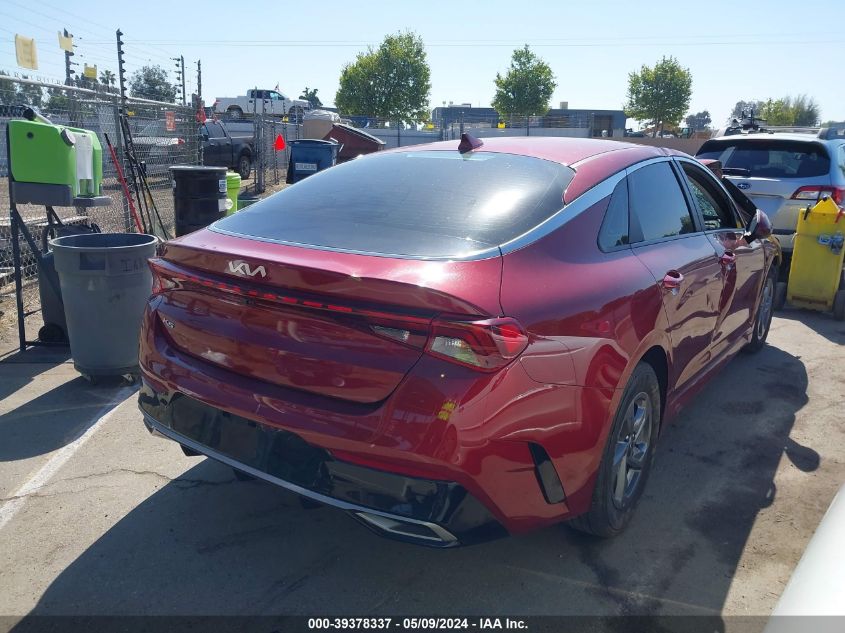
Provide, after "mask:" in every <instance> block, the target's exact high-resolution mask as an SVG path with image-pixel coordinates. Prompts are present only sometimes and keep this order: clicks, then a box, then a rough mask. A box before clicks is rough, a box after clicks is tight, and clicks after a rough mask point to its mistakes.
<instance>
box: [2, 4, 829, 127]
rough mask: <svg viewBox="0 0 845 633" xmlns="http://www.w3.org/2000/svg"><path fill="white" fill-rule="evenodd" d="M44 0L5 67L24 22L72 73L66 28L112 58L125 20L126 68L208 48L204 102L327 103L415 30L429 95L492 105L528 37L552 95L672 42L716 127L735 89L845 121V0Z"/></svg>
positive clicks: (51, 60) (19, 21) (612, 83)
mask: <svg viewBox="0 0 845 633" xmlns="http://www.w3.org/2000/svg"><path fill="white" fill-rule="evenodd" d="M45 1H46V2H47V4H45V2H32V1H31V0H3V2H2V3H0V42H1V43H0V69H5V70H7V71H15V70H19V69H17V68H16V66H15V57H14V43H13V39H14V34H15V33H20V34H22V35H27V36H30V37H35V38H36V40H37V44H38V55H39V61H40V64H41V67H40V69H39V72H38V73H36V74H38V75H40V76H45V77H53V78H59V79H61V78H63V76H64V65H63V64H64V62H63V59H64V58H63V54H62V52H61V51H60V50H59V48H58V43H57V39H56V31H57V30H59V29H60V28H62V27H67V28H68V29H69V30H70V31H71V32H72V33H74V35H75V36H76V39H75V43H76V44H77V46H78V48H77V53H78V54H77V57H76V58H75V59H76V61H80V62H83V61H88V63H89V64H90V63H96V64H97V65H98V67H99V69H100V70H103V69H105V68H108V69H111V70H112V71H115V70H116V66H117V64H116V61H115V45H114V31H115V29H116V28H118V27H119V28H121V29H122V30H123V32H124V34H125V36H124V37H125V39H126V41H127V45H126V51H127V56H128V62H129V64H128V69H129V71H130V72H131V71H132V70H133V69H135V68H137V67H139V66H141V65H143V64H145V63H150V62H152V63H158V64H161V65H165V64H167V65H168V68H170V65H172V64H173V62H171V61H169V58H170V57H175V56H178V55H180V54H183V55H184V56H185V61H186V70H188V72H187V75H188V77H189V80H190V81H189V85H188V90H189V92H190V91H191V90H193V89H194V85H193V84H194V82H195V73H194V72H193V68H194V65H193V62H194V61H195V60H197V59H202V63H203V95H204V97H205V99H206V102H207V103H210V102H211V101H213V99H214V97H217V96H236V95H239V94H243V93H244V90H246V88H247V87H252V86H255V85H259V86H265V87H270V88H272V87H274V86H275V85H276V83H277V82H278V84H279V86H280V88H281V89H282V91H283V92H287V93H295V94H294V96H298V95H299V93H300V92H301V91H302V89H303V87H304V86H306V85H307V86H309V87H312V88H318V89H319V96H320V97H321V99H322V100H323V102H324V103H326V104H328V105H331V104H332V102H333V100H334V94H335V91H336V90H337V81H338V76H339V74H340V69H341V67H342V66H343V64H344V63H346V62H348V61H351V60H353V59H354V57H355V54H356V53H357V52H358V51H361V50H364V49H365V48H366V46H367V45H368V44H372V45H377V44H378V43H379V42H380V41H381V39H382V38H383V37H384V35H385V34H387V33H390V32H395V31H398V30H405V29H411V30H414V31H416V32H417V33H419V34H420V35H421V36H422V38H423V40H424V41H425V43H426V46H427V52H428V59H429V63H430V65H431V83H432V90H431V106H432V107H434V106H437V105H440V104H441V103H442V102H443V101H446V102H448V101H454V102H456V103H461V102H472V104H473V105H475V106H477V105H482V106H486V105H489V103H490V100H491V99H492V96H493V78H494V77H495V75H496V72H497V71H504V70H505V69H506V68H507V66H508V63H509V59H510V54H511V52H512V50H513V49H514V48H517V47H519V46H521V45H522V44H525V43H528V44H530V45H531V46H532V48H533V49H534V50H535V52H536V53H538V54H539V55H540V56H541V57H543V58H544V59H545V60H546V61H547V62H548V63H549V65H550V66H551V68H552V70H553V71H554V73H555V76H556V78H557V83H558V87H557V89H556V90H555V92H554V96H553V98H552V103H553V105H555V106H557V104H558V102H559V101H568V102H569V106H570V107H571V108H620V107H621V106H622V104H623V102H624V100H625V92H626V88H627V76H628V73H629V72H630V71H632V70H637V69H638V68H639V67H640V66H641V65H642V64H653V63H654V62H655V61H656V60H658V59H659V58H660V57H661V56H662V55H674V56H675V57H677V58H678V60H679V61H680V62H681V64H682V65H684V66H686V67H688V68H689V69H690V71H691V72H692V76H693V94H692V103H691V105H690V109H691V111H693V112H697V111H699V110H704V109H707V110H709V111H710V113H711V115H712V117H713V121H714V124H722V123H723V122H724V120H725V119H726V118H727V116H728V114H729V112H730V110H731V108H732V107H733V104H734V103H735V102H736V101H737V100H739V99H746V100H747V99H752V98H756V99H765V98H768V97H772V98H777V97H781V96H784V95H787V94H790V95H797V94H802V93H806V94H808V95H810V96H812V97H813V98H815V100H816V101H817V102H818V103H819V105H820V106H821V112H822V117H823V119H825V120H827V119H833V120H845V81H843V70H842V61H843V59H845V38H843V37H842V32H841V24H842V20H843V18H845V5H843V2H842V0H805V1H804V2H801V3H796V2H794V1H790V2H786V1H783V0H769V1H767V2H765V1H761V0H747V1H745V2H736V1H733V2H723V1H721V0H719V1H706V0H705V1H704V2H697V3H695V7H696V8H695V9H694V10H692V11H688V10H686V9H685V8H684V6H685V5H686V6H689V4H691V3H679V2H677V1H676V0H675V1H663V0H657V1H649V2H641V3H638V4H637V3H632V2H630V1H629V2H622V1H615V0H589V1H582V2H563V1H561V0H556V1H550V0H533V1H532V2H525V3H519V2H513V0H507V1H499V0H488V1H486V2H456V1H454V0H453V1H451V2H441V1H439V0H430V1H428V2H413V3H411V2H401V1H399V0H396V1H393V2H385V1H381V0H379V1H373V2H371V1H363V0H362V1H359V2H349V1H348V0H347V1H345V2H342V3H341V2H334V1H330V0H315V1H314V2H309V1H308V0H285V1H282V2H269V1H264V0H252V1H246V2H240V3H232V2H231V1H229V2H220V1H218V0H213V1H211V2H204V3H202V5H201V4H200V3H199V2H186V1H184V0H179V1H174V0H171V1H169V2H163V1H160V0H144V1H141V2H137V1H133V2H125V1H124V2H115V1H114V0H108V1H107V0H74V1H73V2H70V1H68V0H45ZM201 7H203V8H201ZM209 7H211V8H209ZM233 7H234V8H233Z"/></svg>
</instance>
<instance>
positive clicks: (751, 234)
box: [745, 209, 772, 244]
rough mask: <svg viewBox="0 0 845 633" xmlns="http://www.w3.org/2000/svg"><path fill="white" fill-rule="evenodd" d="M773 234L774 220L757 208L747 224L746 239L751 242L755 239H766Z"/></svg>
mask: <svg viewBox="0 0 845 633" xmlns="http://www.w3.org/2000/svg"><path fill="white" fill-rule="evenodd" d="M771 234H772V222H771V221H770V220H769V216H767V215H766V214H765V213H763V212H762V211H760V209H757V212H756V213H755V214H754V215H752V216H751V219H750V220H749V221H748V224H746V225H745V240H746V241H747V242H748V243H749V244H750V243H751V242H753V241H754V240H765V239H766V238H768V237H769V236H770V235H771Z"/></svg>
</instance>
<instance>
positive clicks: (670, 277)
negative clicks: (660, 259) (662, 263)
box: [661, 270, 684, 295]
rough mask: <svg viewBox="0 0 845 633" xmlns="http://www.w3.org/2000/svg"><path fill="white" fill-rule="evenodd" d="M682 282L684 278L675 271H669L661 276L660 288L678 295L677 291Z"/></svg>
mask: <svg viewBox="0 0 845 633" xmlns="http://www.w3.org/2000/svg"><path fill="white" fill-rule="evenodd" d="M683 281H684V276H683V275H682V274H681V273H679V272H678V271H677V270H670V271H669V272H668V273H666V274H665V275H664V276H663V281H662V282H661V283H662V286H663V288H664V289H666V290H669V291H671V292H672V294H673V295H675V294H678V290H679V289H680V287H681V284H682V283H683Z"/></svg>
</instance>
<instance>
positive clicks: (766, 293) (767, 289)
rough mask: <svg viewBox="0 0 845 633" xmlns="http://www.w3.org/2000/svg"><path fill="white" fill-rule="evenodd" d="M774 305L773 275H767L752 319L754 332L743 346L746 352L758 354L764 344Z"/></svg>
mask: <svg viewBox="0 0 845 633" xmlns="http://www.w3.org/2000/svg"><path fill="white" fill-rule="evenodd" d="M774 305H775V275H774V274H773V273H771V272H770V273H769V275H768V276H767V277H766V281H764V282H763V292H761V293H760V305H759V306H758V307H757V318H756V319H754V332H753V334H752V335H751V342H750V343H748V345H746V346H745V348H744V351H746V352H752V353H753V352H759V351H760V350H761V349H763V346H764V345H765V344H766V338H767V337H768V336H769V328H770V327H771V325H772V313H773V312H774Z"/></svg>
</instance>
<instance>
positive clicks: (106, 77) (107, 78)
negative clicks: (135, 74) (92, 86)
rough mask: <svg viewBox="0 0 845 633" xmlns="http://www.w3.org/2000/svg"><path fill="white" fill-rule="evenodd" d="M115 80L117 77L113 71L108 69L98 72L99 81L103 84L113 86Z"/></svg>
mask: <svg viewBox="0 0 845 633" xmlns="http://www.w3.org/2000/svg"><path fill="white" fill-rule="evenodd" d="M116 80H117V77H115V76H114V73H113V72H112V71H110V70H104V71H103V72H101V73H100V83H101V84H103V85H105V86H114V82H115V81H116Z"/></svg>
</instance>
